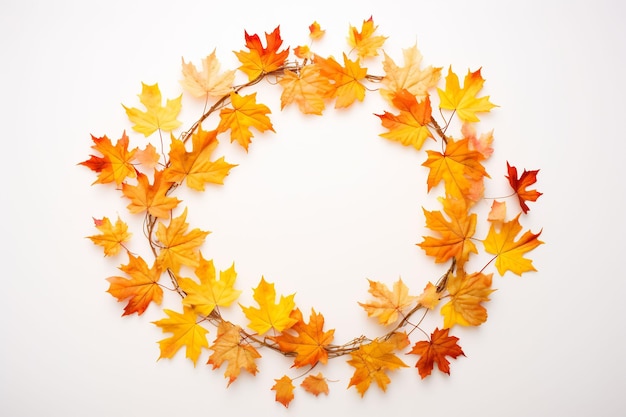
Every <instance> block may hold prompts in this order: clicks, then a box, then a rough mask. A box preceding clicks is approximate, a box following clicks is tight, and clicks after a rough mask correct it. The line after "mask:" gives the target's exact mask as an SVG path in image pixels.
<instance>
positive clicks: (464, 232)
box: [418, 198, 478, 267]
mask: <svg viewBox="0 0 626 417" xmlns="http://www.w3.org/2000/svg"><path fill="white" fill-rule="evenodd" d="M439 201H441V203H442V204H443V211H444V212H445V213H446V214H447V215H448V217H449V218H450V221H448V220H447V219H446V218H445V217H444V215H443V214H442V213H441V212H440V211H428V210H426V209H423V210H424V216H425V217H426V227H427V228H429V229H430V230H432V231H433V232H435V233H437V234H439V235H440V237H433V236H424V241H423V242H422V243H419V244H418V246H419V247H420V248H422V249H424V251H425V252H426V254H427V255H428V256H434V257H435V262H437V263H442V262H447V261H448V260H450V259H451V258H455V259H456V261H457V263H458V264H459V266H460V267H462V266H463V264H464V263H465V262H466V261H467V260H468V259H469V255H470V253H472V252H473V253H478V250H477V249H476V245H474V242H472V237H473V236H474V232H475V231H476V219H477V216H476V214H475V213H472V214H469V212H468V207H467V204H466V203H465V201H464V200H459V199H455V198H446V199H443V198H440V199H439Z"/></svg>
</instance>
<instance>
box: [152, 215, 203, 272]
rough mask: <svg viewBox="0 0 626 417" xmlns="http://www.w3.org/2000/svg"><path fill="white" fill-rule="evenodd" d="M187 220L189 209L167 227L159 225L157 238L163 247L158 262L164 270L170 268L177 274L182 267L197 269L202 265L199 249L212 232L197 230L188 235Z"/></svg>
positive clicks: (172, 220)
mask: <svg viewBox="0 0 626 417" xmlns="http://www.w3.org/2000/svg"><path fill="white" fill-rule="evenodd" d="M186 219H187V207H185V211H184V212H183V214H181V215H180V216H179V217H175V218H172V219H171V220H170V223H169V225H168V226H167V227H166V226H165V225H164V224H163V223H161V222H159V224H158V227H157V232H156V237H157V239H158V241H159V243H160V244H161V245H162V247H161V250H160V251H159V254H158V256H157V259H156V262H157V265H158V266H159V267H160V268H161V269H162V270H165V269H168V268H169V269H171V270H172V272H174V273H175V274H177V273H178V272H179V271H180V267H181V266H182V265H186V266H190V267H193V268H195V267H197V266H198V265H199V263H200V261H199V256H198V248H199V247H200V245H202V244H203V243H204V238H205V237H206V236H207V235H208V234H209V233H210V232H204V231H202V230H200V229H197V228H196V229H193V230H191V231H190V232H189V233H187V228H188V227H189V224H188V223H187V222H186Z"/></svg>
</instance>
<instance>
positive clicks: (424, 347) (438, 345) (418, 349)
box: [409, 328, 465, 379]
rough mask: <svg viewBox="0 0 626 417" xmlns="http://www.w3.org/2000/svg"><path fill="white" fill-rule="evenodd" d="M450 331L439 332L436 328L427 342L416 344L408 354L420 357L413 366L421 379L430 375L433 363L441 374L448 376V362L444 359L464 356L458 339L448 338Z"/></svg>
mask: <svg viewBox="0 0 626 417" xmlns="http://www.w3.org/2000/svg"><path fill="white" fill-rule="evenodd" d="M449 330H450V329H442V330H439V329H438V328H436V329H435V330H434V331H433V333H432V334H431V336H430V340H429V341H421V342H417V343H416V344H415V346H413V349H412V350H411V351H410V352H409V354H414V355H420V356H421V357H420V358H419V360H418V361H417V363H416V364H415V366H416V367H417V369H418V371H419V374H420V376H421V377H422V379H424V378H426V377H427V376H428V375H430V374H431V372H432V370H433V367H434V365H435V363H437V367H438V368H439V370H440V371H441V372H445V373H446V374H448V375H450V362H448V360H447V359H446V356H449V357H451V358H453V359H456V358H457V357H458V356H460V355H463V356H465V354H464V353H463V350H462V349H461V347H460V346H459V345H458V344H457V341H458V340H459V338H458V337H455V336H448V331H449Z"/></svg>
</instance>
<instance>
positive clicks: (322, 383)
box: [300, 372, 328, 397]
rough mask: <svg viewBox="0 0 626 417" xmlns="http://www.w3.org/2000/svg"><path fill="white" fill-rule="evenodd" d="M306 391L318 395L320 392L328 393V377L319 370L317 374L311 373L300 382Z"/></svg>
mask: <svg viewBox="0 0 626 417" xmlns="http://www.w3.org/2000/svg"><path fill="white" fill-rule="evenodd" d="M300 386H301V387H302V388H304V390H305V391H306V392H309V393H311V394H313V395H315V396H316V397H317V396H318V395H320V394H326V395H328V383H327V382H326V378H325V377H324V375H322V373H321V372H319V373H318V374H317V375H309V376H307V377H306V378H304V381H302V383H301V384H300Z"/></svg>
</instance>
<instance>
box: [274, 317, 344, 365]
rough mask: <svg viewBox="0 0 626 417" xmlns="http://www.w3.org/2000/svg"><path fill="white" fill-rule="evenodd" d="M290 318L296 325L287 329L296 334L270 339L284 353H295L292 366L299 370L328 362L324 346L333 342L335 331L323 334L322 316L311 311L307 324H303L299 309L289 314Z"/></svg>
mask: <svg viewBox="0 0 626 417" xmlns="http://www.w3.org/2000/svg"><path fill="white" fill-rule="evenodd" d="M291 317H292V318H293V319H295V320H297V321H296V323H295V324H294V325H293V326H291V327H290V328H289V330H293V331H295V332H297V333H298V335H297V336H294V335H293V334H291V333H287V332H285V333H282V334H281V335H279V336H275V337H270V339H271V340H273V341H275V342H276V343H278V345H279V346H280V350H281V351H283V352H286V353H290V352H295V353H296V354H297V355H296V358H295V359H294V362H293V366H295V367H297V368H299V367H302V366H305V365H311V366H315V365H316V364H317V362H321V363H324V364H325V363H327V362H328V351H327V350H326V346H328V345H329V344H330V342H331V341H332V340H333V337H334V334H335V330H334V329H331V330H329V331H327V332H324V330H323V328H324V316H322V315H321V314H318V313H316V312H315V310H313V309H311V316H310V318H309V324H306V323H305V322H304V319H303V318H302V313H301V312H300V310H299V309H295V310H293V311H292V312H291Z"/></svg>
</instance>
